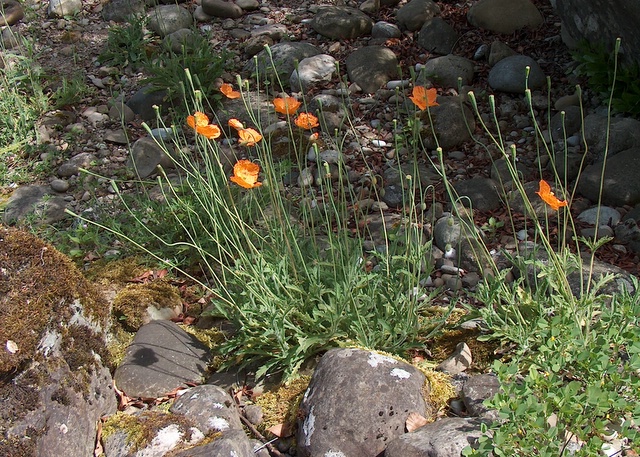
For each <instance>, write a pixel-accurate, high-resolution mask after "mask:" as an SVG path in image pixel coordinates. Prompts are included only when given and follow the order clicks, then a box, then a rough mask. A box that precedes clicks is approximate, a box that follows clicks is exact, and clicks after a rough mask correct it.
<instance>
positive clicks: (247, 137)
mask: <svg viewBox="0 0 640 457" xmlns="http://www.w3.org/2000/svg"><path fill="white" fill-rule="evenodd" d="M238 136H239V137H240V141H238V143H239V144H240V145H241V146H255V145H256V143H257V142H259V141H260V140H262V135H260V133H258V131H256V130H254V129H250V128H249V129H240V130H238Z"/></svg>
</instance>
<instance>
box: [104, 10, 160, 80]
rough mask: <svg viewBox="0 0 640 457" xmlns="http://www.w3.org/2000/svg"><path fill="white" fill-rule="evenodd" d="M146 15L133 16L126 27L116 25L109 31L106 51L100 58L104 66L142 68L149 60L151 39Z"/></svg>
mask: <svg viewBox="0 0 640 457" xmlns="http://www.w3.org/2000/svg"><path fill="white" fill-rule="evenodd" d="M146 22H147V17H146V16H144V15H135V16H131V17H130V18H129V20H128V21H127V23H126V24H125V25H115V26H112V27H111V28H110V29H109V36H108V37H107V43H106V47H105V49H104V51H102V53H101V54H100V56H99V59H100V62H101V63H103V64H104V65H114V66H117V67H123V68H124V67H126V66H129V65H130V66H131V67H132V68H133V69H138V68H141V67H142V66H143V65H144V64H145V62H146V60H147V50H148V49H147V48H148V46H149V45H150V44H151V39H150V38H149V37H148V36H147V33H146V31H145V25H146Z"/></svg>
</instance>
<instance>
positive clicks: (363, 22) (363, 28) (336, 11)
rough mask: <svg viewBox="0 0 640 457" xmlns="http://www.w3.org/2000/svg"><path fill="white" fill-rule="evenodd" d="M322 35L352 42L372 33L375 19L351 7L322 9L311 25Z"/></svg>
mask: <svg viewBox="0 0 640 457" xmlns="http://www.w3.org/2000/svg"><path fill="white" fill-rule="evenodd" d="M310 25H311V27H312V28H313V30H315V31H316V32H318V33H319V34H320V35H323V36H326V37H327V38H331V39H334V40H351V39H353V38H358V37H361V36H364V35H368V34H369V33H371V28H372V27H373V19H371V18H370V17H369V16H367V15H366V14H365V13H363V12H362V11H360V10H358V9H356V8H351V7H349V6H331V7H326V8H322V9H320V11H318V12H317V13H316V14H315V16H313V19H312V20H311V23H310Z"/></svg>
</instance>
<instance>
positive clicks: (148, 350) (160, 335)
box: [114, 321, 209, 398]
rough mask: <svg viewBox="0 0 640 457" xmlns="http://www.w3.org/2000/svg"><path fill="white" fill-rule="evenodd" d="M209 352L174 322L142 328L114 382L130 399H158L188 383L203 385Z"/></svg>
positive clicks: (156, 323)
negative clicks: (201, 383)
mask: <svg viewBox="0 0 640 457" xmlns="http://www.w3.org/2000/svg"><path fill="white" fill-rule="evenodd" d="M208 361H209V351H208V348H207V347H206V346H204V345H203V344H202V343H200V342H199V341H198V340H197V339H196V338H195V337H194V336H192V335H190V334H189V333H187V332H185V331H184V330H182V329H181V328H180V327H179V326H178V325H177V324H175V323H173V322H171V321H151V322H150V323H148V324H146V325H143V326H142V327H140V329H139V330H138V332H137V333H136V336H135V338H134V340H133V343H131V345H130V346H129V347H128V348H127V351H126V354H125V357H124V360H123V361H122V363H121V364H120V365H119V366H118V368H117V369H116V372H115V375H114V379H115V382H116V385H117V386H118V388H119V389H120V390H122V391H123V392H125V393H126V394H127V395H128V396H129V397H142V398H157V397H161V396H163V395H166V394H167V393H169V392H171V391H172V390H174V389H176V388H178V387H184V386H185V385H187V384H189V383H200V382H202V380H203V378H204V374H205V372H206V369H207V363H208Z"/></svg>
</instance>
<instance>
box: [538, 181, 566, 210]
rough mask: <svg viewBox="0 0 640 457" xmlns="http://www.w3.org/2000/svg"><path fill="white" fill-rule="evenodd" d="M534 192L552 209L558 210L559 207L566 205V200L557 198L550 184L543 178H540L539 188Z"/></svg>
mask: <svg viewBox="0 0 640 457" xmlns="http://www.w3.org/2000/svg"><path fill="white" fill-rule="evenodd" d="M536 194H538V195H539V196H540V198H541V199H542V201H543V202H545V203H546V204H547V205H549V206H550V207H551V209H553V210H554V211H558V210H559V209H560V208H561V207H563V206H567V205H568V203H567V201H566V200H559V199H558V197H556V196H555V194H554V193H553V192H552V191H551V186H550V185H549V183H547V182H546V181H545V180H540V188H539V190H538V191H537V192H536Z"/></svg>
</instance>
